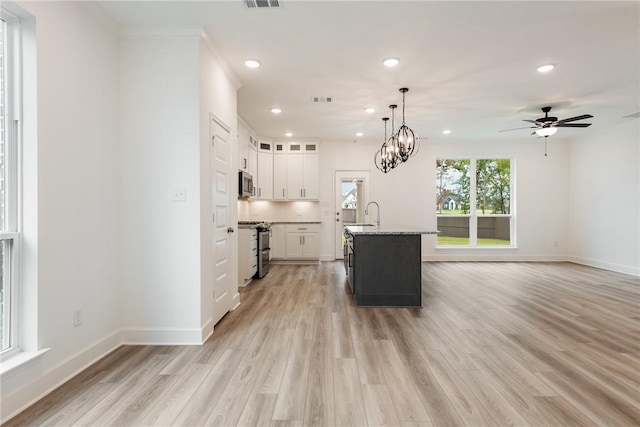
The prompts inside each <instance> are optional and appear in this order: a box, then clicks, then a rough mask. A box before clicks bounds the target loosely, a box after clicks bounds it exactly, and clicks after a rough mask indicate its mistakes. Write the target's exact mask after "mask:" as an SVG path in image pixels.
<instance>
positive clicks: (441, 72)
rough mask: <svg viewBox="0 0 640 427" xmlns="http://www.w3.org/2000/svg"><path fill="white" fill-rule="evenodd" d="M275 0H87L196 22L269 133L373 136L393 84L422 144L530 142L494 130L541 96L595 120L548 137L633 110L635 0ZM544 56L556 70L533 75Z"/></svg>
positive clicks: (241, 105)
mask: <svg viewBox="0 0 640 427" xmlns="http://www.w3.org/2000/svg"><path fill="white" fill-rule="evenodd" d="M280 1H281V7H280V8H278V9H248V8H246V7H245V5H244V3H243V1H242V0H230V1H196V2H185V1H142V2H133V1H104V2H98V4H99V5H100V6H101V7H102V8H103V9H104V10H105V11H106V12H107V13H108V14H110V15H111V16H112V17H113V18H114V19H115V20H116V21H117V22H118V23H119V24H121V25H123V26H129V25H163V26H164V25H167V26H184V25H189V26H192V25H198V26H203V27H204V28H205V29H206V32H207V33H208V34H209V35H210V36H211V39H213V40H214V42H215V44H216V45H217V47H218V48H219V51H220V53H221V55H222V56H223V57H224V58H225V59H226V61H228V64H229V66H230V67H231V68H232V69H233V71H234V72H235V74H236V76H237V77H238V78H239V80H240V82H241V83H242V87H241V88H240V89H239V92H238V113H239V114H240V116H241V117H242V118H243V119H244V120H245V121H246V122H247V123H249V124H250V125H251V127H252V128H253V129H254V131H255V132H256V133H257V134H258V135H260V136H262V137H266V138H274V139H276V138H277V139H284V133H285V132H286V131H291V132H293V133H294V137H293V139H294V140H295V139H299V140H306V139H313V140H330V141H353V140H356V139H357V140H361V141H362V140H365V141H380V142H382V140H383V133H384V127H383V124H382V120H381V118H382V117H383V116H386V115H389V110H388V105H389V104H394V103H395V104H401V94H400V93H399V92H398V89H399V88H400V87H403V86H404V87H408V88H409V92H408V93H407V98H406V122H407V125H409V126H410V127H412V128H413V129H414V131H415V132H416V133H417V134H418V135H419V136H420V137H422V138H429V140H432V141H433V140H443V139H451V140H459V139H504V138H509V139H517V138H534V136H531V135H530V132H529V130H528V129H523V130H519V131H512V132H503V133H498V130H500V129H507V128H515V127H520V126H526V125H527V123H525V122H522V120H523V119H536V118H538V117H541V116H543V114H542V112H541V111H540V108H541V107H543V106H545V105H550V106H553V107H554V108H553V110H552V114H551V115H553V116H557V117H559V118H561V119H562V118H567V117H573V116H576V115H582V114H592V115H593V116H594V118H593V119H589V120H584V121H583V122H591V123H593V125H592V126H591V127H590V128H584V129H560V131H559V132H558V133H557V134H556V138H557V137H561V136H562V137H571V136H576V135H580V134H583V133H585V132H590V131H592V130H595V129H597V128H606V127H608V126H612V125H615V124H619V123H622V122H625V121H629V120H638V119H637V118H636V119H630V118H623V117H624V116H627V115H629V114H634V113H637V112H640V2H637V1H627V2H616V1H601V2H587V1H568V2H560V1H549V2H546V1H537V2H521V1H493V2H480V1H467V2H459V1H411V2H400V1H350V2H348V1H338V2H332V1H292V0H280ZM390 56H395V57H398V58H400V60H401V63H400V65H398V66H397V67H396V68H394V69H388V68H386V67H384V66H383V65H382V60H383V59H384V58H386V57H390ZM246 58H257V59H259V60H260V61H261V62H262V67H260V68H258V69H254V70H251V69H247V68H246V67H245V66H244V64H243V62H244V60H245V59H246ZM545 63H554V64H556V69H555V70H554V71H552V72H551V73H549V74H540V73H538V72H537V71H536V67H537V66H538V65H541V64H545ZM314 96H319V97H331V98H332V99H333V102H331V103H330V104H314V103H312V97H314ZM273 106H278V107H280V108H282V110H283V112H282V114H280V115H279V116H274V115H273V114H272V113H271V112H270V111H269V109H270V108H271V107H273ZM369 106H372V107H375V108H376V109H377V111H376V112H375V113H374V114H372V115H368V114H366V113H365V112H364V108H365V107H369ZM396 123H398V116H396ZM397 126H398V125H396V127H397ZM445 128H448V129H451V130H452V133H451V134H450V135H448V136H444V135H442V130H443V129H445ZM356 132H363V133H364V136H362V137H356V136H355V134H356Z"/></svg>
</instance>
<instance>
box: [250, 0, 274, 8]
mask: <svg viewBox="0 0 640 427" xmlns="http://www.w3.org/2000/svg"><path fill="white" fill-rule="evenodd" d="M243 1H244V5H245V6H247V7H248V8H249V9H256V8H257V9H262V8H265V7H266V8H274V7H280V2H279V1H278V0H243Z"/></svg>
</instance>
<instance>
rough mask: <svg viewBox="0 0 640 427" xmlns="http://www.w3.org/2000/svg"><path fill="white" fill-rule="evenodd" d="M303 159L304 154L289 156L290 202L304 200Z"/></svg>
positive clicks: (288, 184) (288, 192) (288, 189)
mask: <svg viewBox="0 0 640 427" xmlns="http://www.w3.org/2000/svg"><path fill="white" fill-rule="evenodd" d="M303 157H304V155H303V154H288V155H287V196H288V199H289V200H300V199H303V198H304V196H303V192H304V165H303V160H302V159H303Z"/></svg>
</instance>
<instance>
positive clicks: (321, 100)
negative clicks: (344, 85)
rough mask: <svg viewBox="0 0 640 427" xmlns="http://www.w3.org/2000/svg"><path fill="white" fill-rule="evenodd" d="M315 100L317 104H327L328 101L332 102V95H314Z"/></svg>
mask: <svg viewBox="0 0 640 427" xmlns="http://www.w3.org/2000/svg"><path fill="white" fill-rule="evenodd" d="M313 102H314V103H316V104H326V103H328V102H331V97H330V96H314V97H313Z"/></svg>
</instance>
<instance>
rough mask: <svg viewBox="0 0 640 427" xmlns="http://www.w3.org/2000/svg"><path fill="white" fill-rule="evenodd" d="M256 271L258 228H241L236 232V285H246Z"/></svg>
mask: <svg viewBox="0 0 640 427" xmlns="http://www.w3.org/2000/svg"><path fill="white" fill-rule="evenodd" d="M257 272H258V230H256V229H255V228H241V229H240V230H239V233H238V285H239V286H246V285H247V284H248V283H249V282H250V281H251V279H252V278H253V276H254V275H255V274H256V273H257Z"/></svg>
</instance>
